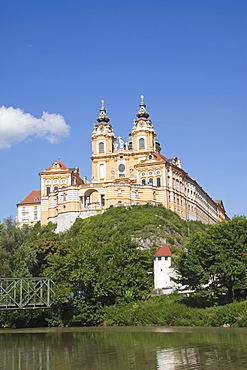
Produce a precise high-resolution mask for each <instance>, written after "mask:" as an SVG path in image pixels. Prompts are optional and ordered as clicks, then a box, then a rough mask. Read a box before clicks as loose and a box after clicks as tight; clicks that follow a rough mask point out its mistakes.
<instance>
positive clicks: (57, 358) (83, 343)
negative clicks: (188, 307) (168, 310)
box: [0, 327, 247, 370]
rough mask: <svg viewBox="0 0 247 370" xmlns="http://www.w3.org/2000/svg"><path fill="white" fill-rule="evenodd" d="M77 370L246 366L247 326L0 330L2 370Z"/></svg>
mask: <svg viewBox="0 0 247 370" xmlns="http://www.w3.org/2000/svg"><path fill="white" fill-rule="evenodd" d="M72 369H73V370H77V369H83V370H153V369H155V370H157V369H158V370H161V369H162V370H163V369H164V370H185V369H186V370H192V369H193V370H202V369H203V370H204V369H210V370H214V369H217V370H220V369H224V370H227V369H229V370H234V369H238V370H242V369H247V328H176V327H171V328H170V327H107V328H38V329H37V328H35V329H0V370H72Z"/></svg>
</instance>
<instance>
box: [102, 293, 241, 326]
mask: <svg viewBox="0 0 247 370" xmlns="http://www.w3.org/2000/svg"><path fill="white" fill-rule="evenodd" d="M102 319H103V323H104V324H105V325H106V326H108V325H120V326H121V325H138V326H139V325H141V326H142V325H169V326H212V327H217V326H237V327H245V326H247V301H246V300H245V301H242V302H236V303H231V304H227V305H224V306H217V307H208V308H192V307H189V306H188V305H186V304H185V303H183V300H182V299H181V298H173V297H153V298H151V299H149V300H147V301H138V302H134V303H129V304H126V305H124V306H121V305H114V306H111V307H107V308H105V310H104V314H103V316H102Z"/></svg>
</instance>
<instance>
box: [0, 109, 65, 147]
mask: <svg viewBox="0 0 247 370" xmlns="http://www.w3.org/2000/svg"><path fill="white" fill-rule="evenodd" d="M69 131H70V126H69V125H67V124H66V122H65V119H64V118H63V116H61V115H60V114H49V113H47V112H44V113H43V115H42V117H41V118H36V117H34V116H32V115H31V114H29V113H24V112H23V111H22V110H21V109H19V108H17V109H15V108H13V107H9V108H6V107H4V106H2V107H0V149H3V148H10V147H11V146H13V145H15V144H17V143H19V142H21V141H23V140H26V139H28V138H30V137H39V138H45V139H46V140H48V141H49V142H50V143H51V144H56V143H58V142H59V141H60V140H61V139H63V138H64V137H66V136H68V135H69Z"/></svg>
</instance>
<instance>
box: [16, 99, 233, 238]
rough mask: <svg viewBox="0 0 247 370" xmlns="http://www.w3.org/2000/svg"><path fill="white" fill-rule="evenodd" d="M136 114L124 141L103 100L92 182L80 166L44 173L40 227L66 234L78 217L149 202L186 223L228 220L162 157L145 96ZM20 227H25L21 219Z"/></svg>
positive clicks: (177, 165) (220, 207)
mask: <svg viewBox="0 0 247 370" xmlns="http://www.w3.org/2000/svg"><path fill="white" fill-rule="evenodd" d="M136 116H137V119H135V120H134V123H133V127H132V130H131V133H130V135H129V137H128V138H127V140H126V141H124V140H123V139H122V138H121V137H120V136H119V137H116V135H115V134H114V130H113V127H112V125H111V124H110V118H109V117H108V116H107V114H106V109H105V106H104V101H103V100H102V106H101V108H100V113H99V116H98V117H97V122H96V123H95V125H94V128H93V132H92V157H91V161H92V180H91V182H90V183H88V182H87V180H86V178H83V179H82V178H81V177H80V175H79V169H78V168H67V167H66V166H65V165H64V164H63V163H62V162H61V161H60V160H57V161H55V162H54V163H53V164H52V165H51V166H50V167H49V168H48V169H46V170H44V171H43V172H40V177H41V193H40V215H41V216H40V217H41V223H42V224H46V223H47V222H48V221H52V222H54V223H57V231H62V230H65V229H67V228H69V227H70V226H71V225H72V224H73V222H74V221H75V219H76V218H77V217H81V218H86V217H89V216H91V215H95V214H97V213H99V212H103V211H104V210H105V209H107V208H109V207H110V206H120V205H123V206H130V205H134V204H145V203H151V204H154V205H158V204H162V205H163V206H164V207H166V208H168V209H170V210H172V211H174V212H176V213H177V214H178V215H179V216H180V217H181V218H183V219H187V220H200V221H202V222H203V223H207V224H213V223H216V222H217V221H219V220H221V219H225V218H227V216H226V213H225V209H224V205H223V202H222V201H215V200H213V199H212V198H211V197H210V196H209V195H208V194H207V193H206V192H205V190H203V189H202V187H201V186H199V185H198V184H197V182H196V181H195V180H193V179H192V178H191V177H190V176H189V175H188V173H186V172H185V171H184V170H183V169H182V168H181V162H180V160H179V159H178V158H176V157H175V158H170V159H169V158H166V157H165V156H163V155H162V154H161V147H160V143H159V141H158V139H157V136H156V133H155V130H154V126H153V123H152V122H151V120H150V119H149V113H148V112H147V110H146V105H145V102H144V96H143V95H142V96H141V102H140V105H139V110H138V112H137V114H136ZM21 204H23V202H20V203H19V204H18V205H17V206H18V208H19V206H20V207H21ZM19 214H20V215H21V211H20V212H19V210H18V215H19ZM26 221H27V219H26ZM18 224H23V222H22V220H21V216H20V218H19V217H18Z"/></svg>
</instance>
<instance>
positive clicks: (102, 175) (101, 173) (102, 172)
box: [99, 164, 105, 179]
mask: <svg viewBox="0 0 247 370" xmlns="http://www.w3.org/2000/svg"><path fill="white" fill-rule="evenodd" d="M99 177H100V179H104V178H105V166H104V164H100V165H99Z"/></svg>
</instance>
